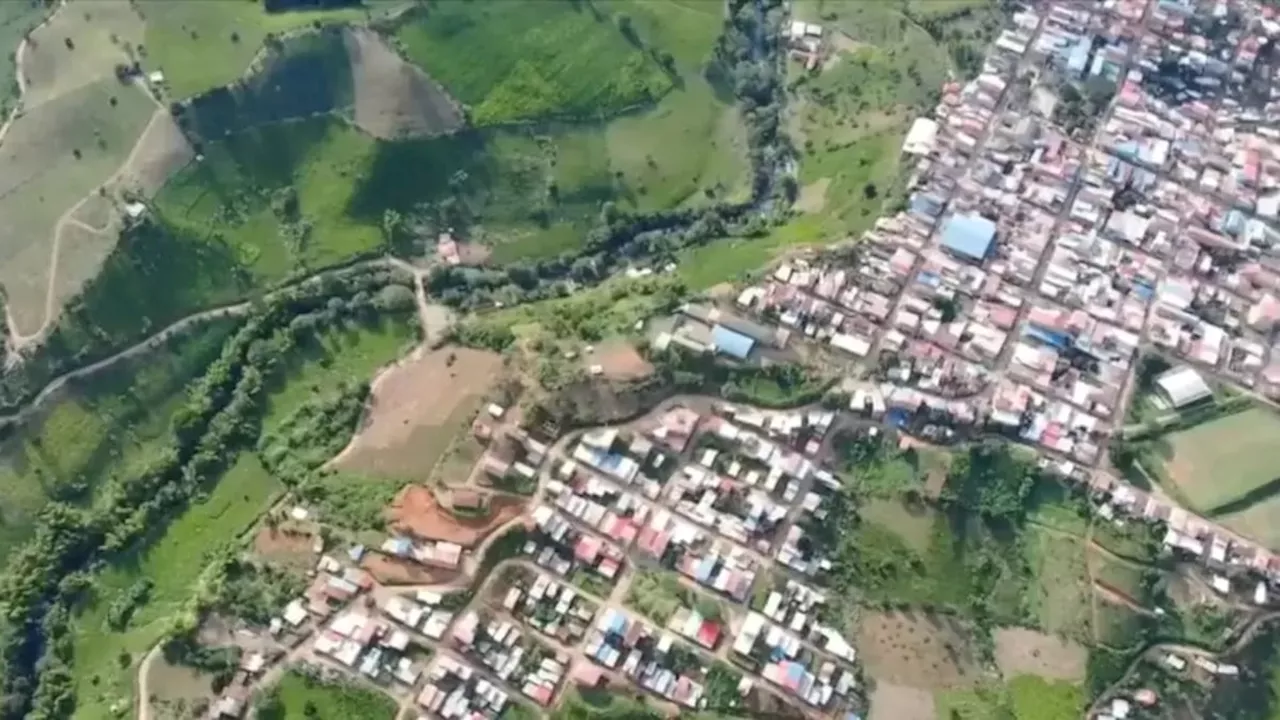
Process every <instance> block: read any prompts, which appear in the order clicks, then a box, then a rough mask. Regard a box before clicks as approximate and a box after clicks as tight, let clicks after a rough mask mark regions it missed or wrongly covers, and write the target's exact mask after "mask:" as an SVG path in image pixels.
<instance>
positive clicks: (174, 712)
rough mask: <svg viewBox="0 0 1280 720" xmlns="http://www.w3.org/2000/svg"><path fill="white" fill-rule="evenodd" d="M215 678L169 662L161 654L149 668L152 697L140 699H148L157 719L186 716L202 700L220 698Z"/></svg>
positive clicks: (208, 701) (141, 700)
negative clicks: (214, 686)
mask: <svg viewBox="0 0 1280 720" xmlns="http://www.w3.org/2000/svg"><path fill="white" fill-rule="evenodd" d="M212 681H213V678H211V677H210V676H208V675H205V674H203V673H201V672H199V671H198V670H195V669H193V668H189V667H185V666H182V665H170V664H169V663H168V662H166V661H165V659H164V657H163V655H162V656H161V657H158V658H156V659H155V661H154V662H152V663H151V666H150V667H149V668H148V673H147V687H148V688H149V689H150V690H151V698H146V699H139V702H149V703H150V707H151V712H152V713H153V715H154V716H156V717H158V718H163V719H166V720H167V719H168V718H183V717H187V716H188V715H189V713H192V712H193V711H194V710H195V709H196V708H197V707H198V706H199V705H200V704H201V703H210V702H212V701H213V700H214V699H215V698H216V697H217V693H215V692H214V691H213V686H212Z"/></svg>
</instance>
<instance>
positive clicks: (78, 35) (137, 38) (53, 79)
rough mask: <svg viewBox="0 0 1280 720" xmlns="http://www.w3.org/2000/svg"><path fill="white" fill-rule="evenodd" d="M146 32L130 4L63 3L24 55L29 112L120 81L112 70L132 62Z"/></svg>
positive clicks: (121, 0)
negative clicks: (83, 90)
mask: <svg viewBox="0 0 1280 720" xmlns="http://www.w3.org/2000/svg"><path fill="white" fill-rule="evenodd" d="M142 33H143V25H142V18H141V17H140V16H139V15H138V13H137V12H136V11H135V10H134V9H133V7H132V6H131V4H130V3H129V2H127V0H93V2H88V0H75V1H73V2H69V3H66V4H65V5H62V6H61V7H60V8H59V9H58V10H57V11H56V12H55V13H54V14H53V15H52V16H50V18H49V21H48V22H47V23H45V24H44V25H42V26H41V27H39V28H37V29H36V30H35V31H34V32H32V33H31V38H30V41H29V42H28V43H27V46H26V50H25V52H24V53H23V56H22V74H23V77H24V80H25V82H26V87H25V89H24V92H23V96H22V105H23V109H24V110H26V111H28V112H29V111H31V110H33V109H35V108H37V107H39V106H40V105H43V104H44V103H46V102H48V101H50V100H54V99H57V98H59V97H62V96H63V95H67V94H69V93H73V92H75V91H76V90H79V89H80V88H82V87H84V86H86V85H92V84H93V83H95V82H97V81H99V80H106V79H111V80H114V75H113V71H112V68H114V67H115V65H116V64H117V63H127V62H131V60H130V57H129V49H130V48H132V47H134V46H137V45H138V44H139V43H141V42H142ZM10 49H12V48H10Z"/></svg>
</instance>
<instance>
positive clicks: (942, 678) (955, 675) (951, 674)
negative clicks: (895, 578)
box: [857, 612, 980, 689]
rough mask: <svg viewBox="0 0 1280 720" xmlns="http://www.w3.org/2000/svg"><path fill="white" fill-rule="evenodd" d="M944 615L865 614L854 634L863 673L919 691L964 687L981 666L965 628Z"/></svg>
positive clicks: (970, 681)
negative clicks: (860, 656) (969, 644)
mask: <svg viewBox="0 0 1280 720" xmlns="http://www.w3.org/2000/svg"><path fill="white" fill-rule="evenodd" d="M956 622H957V621H956V620H955V619H953V618H950V617H947V616H938V615H929V614H925V613H904V612H867V613H865V615H864V617H863V619H862V621H861V623H860V624H859V626H858V632H857V647H858V648H859V650H860V651H861V652H862V658H863V662H864V663H865V664H866V667H867V673H868V674H870V675H871V676H872V677H874V678H876V680H877V681H879V682H889V683H893V684H895V685H903V686H907V687H912V688H919V689H939V688H951V687H964V686H969V685H972V684H973V683H974V682H976V681H977V679H978V676H979V674H980V667H979V664H978V660H977V657H976V656H975V655H974V652H973V650H972V648H970V647H969V646H968V640H967V639H966V638H967V637H968V634H969V633H968V630H966V629H965V628H963V627H961V626H959V625H958V624H956Z"/></svg>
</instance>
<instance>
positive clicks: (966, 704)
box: [935, 675, 1085, 720]
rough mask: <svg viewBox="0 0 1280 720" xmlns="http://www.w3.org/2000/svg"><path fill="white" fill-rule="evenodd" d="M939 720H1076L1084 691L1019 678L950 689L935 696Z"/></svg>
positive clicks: (1068, 684) (1069, 685)
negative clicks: (1013, 719)
mask: <svg viewBox="0 0 1280 720" xmlns="http://www.w3.org/2000/svg"><path fill="white" fill-rule="evenodd" d="M935 700H936V702H935V705H936V708H937V712H938V715H937V717H938V718H939V719H940V720H944V719H945V720H994V719H995V718H1017V720H1075V719H1076V718H1079V717H1080V714H1081V712H1082V711H1083V710H1084V707H1085V697H1084V692H1083V690H1082V689H1081V688H1080V687H1079V686H1078V685H1074V684H1072V683H1067V682H1050V681H1047V680H1045V679H1044V678H1041V677H1037V676H1035V675H1019V676H1018V677H1015V678H1012V679H1011V680H1009V681H1008V682H1007V683H1005V684H1003V685H996V684H987V685H982V686H979V687H977V688H974V689H971V690H948V691H945V692H940V693H938V694H937V695H936V696H935Z"/></svg>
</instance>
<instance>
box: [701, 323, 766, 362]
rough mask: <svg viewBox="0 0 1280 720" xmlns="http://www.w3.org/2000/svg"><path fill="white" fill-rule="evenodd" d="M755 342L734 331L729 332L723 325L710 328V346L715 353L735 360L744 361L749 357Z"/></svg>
mask: <svg viewBox="0 0 1280 720" xmlns="http://www.w3.org/2000/svg"><path fill="white" fill-rule="evenodd" d="M755 344H756V341H755V340H754V339H753V338H750V337H747V336H746V335H743V334H742V333H740V332H737V331H736V330H730V329H729V328H727V327H725V326H723V325H716V326H714V327H712V328H711V346H712V347H713V348H714V349H715V351H716V352H718V353H721V354H724V355H728V356H729V357H731V358H734V359H737V360H746V359H747V357H748V356H749V355H751V350H752V348H754V347H755Z"/></svg>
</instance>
